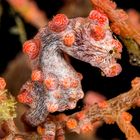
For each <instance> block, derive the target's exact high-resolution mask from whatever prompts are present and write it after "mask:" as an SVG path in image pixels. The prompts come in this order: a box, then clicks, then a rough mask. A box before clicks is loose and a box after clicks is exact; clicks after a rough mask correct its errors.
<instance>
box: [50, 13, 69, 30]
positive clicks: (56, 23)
mask: <svg viewBox="0 0 140 140" xmlns="http://www.w3.org/2000/svg"><path fill="white" fill-rule="evenodd" d="M68 23H69V19H68V18H67V16H66V15H64V14H57V15H56V16H54V17H53V19H52V21H50V22H49V23H48V27H49V28H50V29H51V30H52V31H54V32H61V31H64V30H65V29H66V27H67V25H68Z"/></svg>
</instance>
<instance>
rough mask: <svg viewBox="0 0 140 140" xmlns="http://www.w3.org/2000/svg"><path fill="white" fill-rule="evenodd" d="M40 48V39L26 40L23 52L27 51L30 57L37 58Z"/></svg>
mask: <svg viewBox="0 0 140 140" xmlns="http://www.w3.org/2000/svg"><path fill="white" fill-rule="evenodd" d="M39 50H40V44H39V40H36V39H33V40H29V41H26V42H25V43H24V44H23V52H24V53H26V54H27V55H28V56H29V58H30V59H35V58H36V57H37V56H38V54H39Z"/></svg>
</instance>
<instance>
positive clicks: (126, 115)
mask: <svg viewBox="0 0 140 140" xmlns="http://www.w3.org/2000/svg"><path fill="white" fill-rule="evenodd" d="M121 117H122V119H123V120H125V121H126V122H131V121H132V115H131V114H129V113H127V112H122V114H121Z"/></svg>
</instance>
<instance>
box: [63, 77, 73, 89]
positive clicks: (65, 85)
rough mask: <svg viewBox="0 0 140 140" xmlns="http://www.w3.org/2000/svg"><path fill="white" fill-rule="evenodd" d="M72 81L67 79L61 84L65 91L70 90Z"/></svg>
mask: <svg viewBox="0 0 140 140" xmlns="http://www.w3.org/2000/svg"><path fill="white" fill-rule="evenodd" d="M70 80H71V79H70V78H65V79H63V80H62V82H61V84H62V86H63V88H64V89H68V88H70Z"/></svg>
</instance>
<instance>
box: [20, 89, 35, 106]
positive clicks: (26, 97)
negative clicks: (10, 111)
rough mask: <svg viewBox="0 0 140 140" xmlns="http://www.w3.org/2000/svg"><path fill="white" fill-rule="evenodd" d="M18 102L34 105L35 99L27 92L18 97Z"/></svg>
mask: <svg viewBox="0 0 140 140" xmlns="http://www.w3.org/2000/svg"><path fill="white" fill-rule="evenodd" d="M17 98H18V101H19V102H21V103H32V102H33V99H32V98H31V97H29V93H28V92H27V91H24V92H22V93H21V94H19V95H18V96H17Z"/></svg>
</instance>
